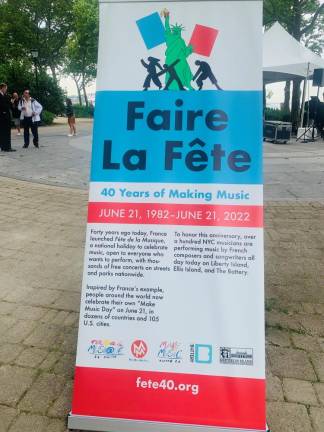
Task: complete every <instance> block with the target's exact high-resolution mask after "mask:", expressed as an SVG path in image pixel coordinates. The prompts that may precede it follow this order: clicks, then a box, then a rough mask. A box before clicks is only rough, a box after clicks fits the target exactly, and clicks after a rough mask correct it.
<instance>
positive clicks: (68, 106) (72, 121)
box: [65, 98, 76, 137]
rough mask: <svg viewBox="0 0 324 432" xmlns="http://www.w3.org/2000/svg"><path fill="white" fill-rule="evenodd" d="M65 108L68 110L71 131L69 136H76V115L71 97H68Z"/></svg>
mask: <svg viewBox="0 0 324 432" xmlns="http://www.w3.org/2000/svg"><path fill="white" fill-rule="evenodd" d="M65 110H66V116H67V119H68V125H69V127H70V133H69V135H68V136H69V137H71V136H76V127H75V115H74V110H73V105H72V100H71V99H69V98H67V99H66V107H65Z"/></svg>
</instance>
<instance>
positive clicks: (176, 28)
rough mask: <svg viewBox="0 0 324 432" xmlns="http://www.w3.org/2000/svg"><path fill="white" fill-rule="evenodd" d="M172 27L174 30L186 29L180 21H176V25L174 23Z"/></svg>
mask: <svg viewBox="0 0 324 432" xmlns="http://www.w3.org/2000/svg"><path fill="white" fill-rule="evenodd" d="M171 28H172V30H180V31H182V30H184V29H185V28H184V27H183V25H181V24H178V23H175V25H172V26H171Z"/></svg>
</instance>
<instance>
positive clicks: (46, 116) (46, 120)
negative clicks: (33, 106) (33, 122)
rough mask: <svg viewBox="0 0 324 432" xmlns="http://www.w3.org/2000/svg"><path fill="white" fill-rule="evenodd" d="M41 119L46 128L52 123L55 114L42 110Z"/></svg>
mask: <svg viewBox="0 0 324 432" xmlns="http://www.w3.org/2000/svg"><path fill="white" fill-rule="evenodd" d="M41 118H42V124H43V125H46V126H48V125H51V124H52V123H53V121H54V118H55V114H53V113H51V112H49V111H46V110H44V111H43V112H42V115H41Z"/></svg>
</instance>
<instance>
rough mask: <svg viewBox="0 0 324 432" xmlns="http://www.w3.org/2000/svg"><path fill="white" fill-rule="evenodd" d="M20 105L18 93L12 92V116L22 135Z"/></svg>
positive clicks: (18, 131)
mask: <svg viewBox="0 0 324 432" xmlns="http://www.w3.org/2000/svg"><path fill="white" fill-rule="evenodd" d="M18 105H19V96H18V93H16V92H15V93H13V94H12V99H11V112H12V118H13V121H14V124H15V127H16V129H17V135H20V111H19V109H18Z"/></svg>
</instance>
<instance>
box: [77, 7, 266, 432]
mask: <svg viewBox="0 0 324 432" xmlns="http://www.w3.org/2000/svg"><path fill="white" fill-rule="evenodd" d="M261 43H262V2H261V1H253V0H252V1H188V2H186V1H167V2H160V1H150V2H145V1H139V2H137V1H131V0H130V1H128V2H127V1H115V2H110V1H108V2H102V3H101V4H100V42H99V62H98V78H97V95H96V108H95V122H94V136H93V148H92V165H91V178H90V194H89V209H88V225H87V234H86V247H85V263H84V274H83V285H82V298H81V308H80V325H79V338H78V349H77V359H76V370H75V383H74V394H73V404H72V412H71V415H70V418H69V426H70V427H71V428H78V429H91V428H92V430H102V431H108V430H109V431H112V432H113V431H116V432H128V431H148V432H150V431H152V432H153V431H154V432H162V431H168V432H171V431H183V430H190V431H193V432H198V431H204V430H206V431H213V430H214V431H221V430H228V431H233V430H234V429H235V430H242V431H265V430H266V421H265V354H264V292H263V291H264V282H263V192H262V190H263V187H262V181H263V179H262V73H261V58H262V55H261V54H262V47H261Z"/></svg>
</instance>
